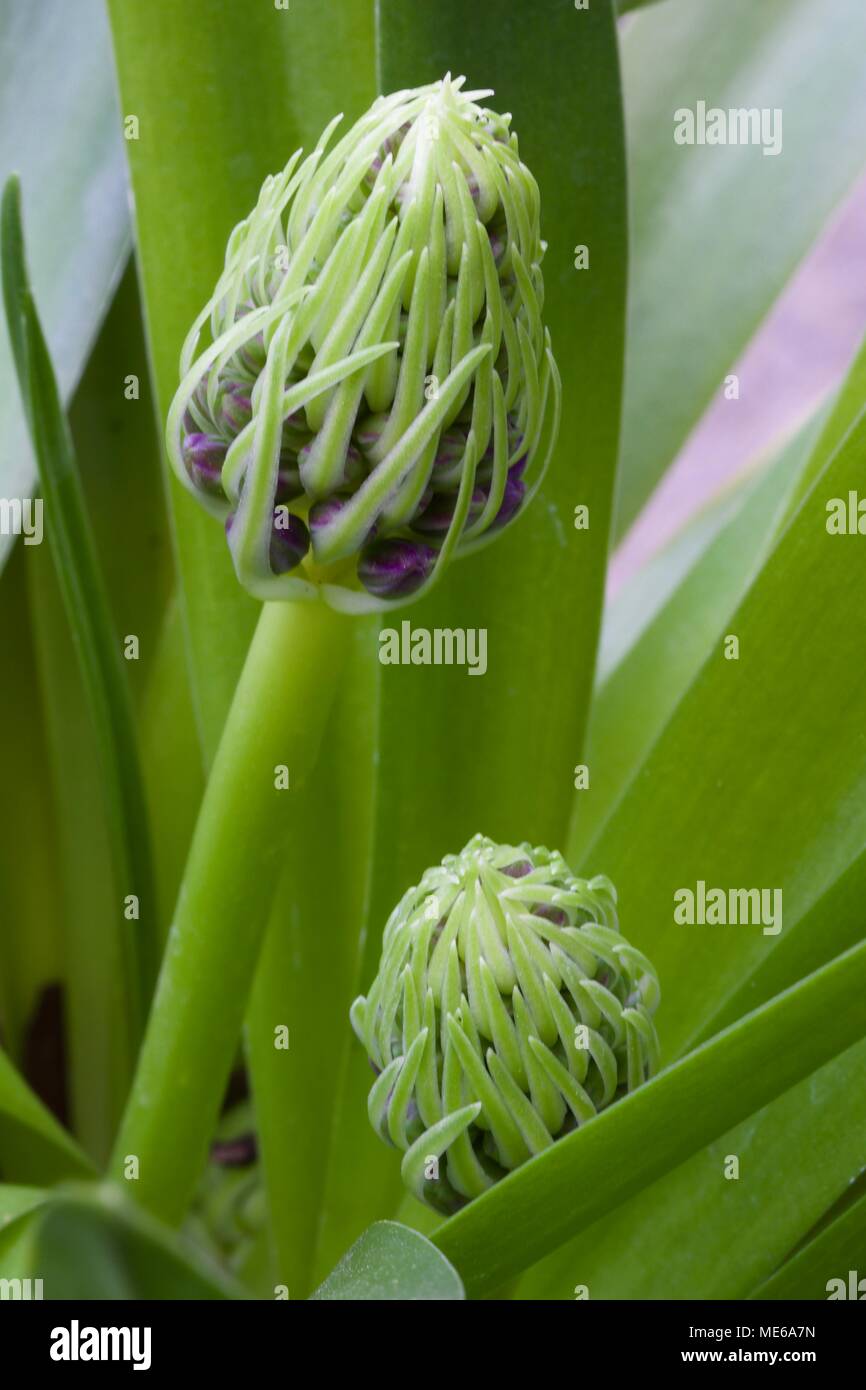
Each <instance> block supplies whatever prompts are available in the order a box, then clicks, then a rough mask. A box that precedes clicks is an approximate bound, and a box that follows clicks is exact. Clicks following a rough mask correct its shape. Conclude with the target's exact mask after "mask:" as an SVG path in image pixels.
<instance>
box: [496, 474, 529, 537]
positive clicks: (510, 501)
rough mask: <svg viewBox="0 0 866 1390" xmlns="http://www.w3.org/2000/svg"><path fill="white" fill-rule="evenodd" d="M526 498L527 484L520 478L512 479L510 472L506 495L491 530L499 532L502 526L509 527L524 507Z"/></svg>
mask: <svg viewBox="0 0 866 1390" xmlns="http://www.w3.org/2000/svg"><path fill="white" fill-rule="evenodd" d="M525 496H526V484H525V483H522V482H521V481H520V479H519V478H512V477H511V474H510V472H509V475H508V481H507V483H506V484H505V493H504V495H503V498H502V503H501V505H500V508H499V511H498V512H497V513H496V516H495V517H494V518H493V520H492V522H491V523H490V529H491V531H493V530H498V529H499V528H500V527H501V526H507V525H508V522H509V521H512V520H513V518H514V517H516V516H517V513H518V512H519V511H520V508H521V507H522V506H523V499H524V497H525Z"/></svg>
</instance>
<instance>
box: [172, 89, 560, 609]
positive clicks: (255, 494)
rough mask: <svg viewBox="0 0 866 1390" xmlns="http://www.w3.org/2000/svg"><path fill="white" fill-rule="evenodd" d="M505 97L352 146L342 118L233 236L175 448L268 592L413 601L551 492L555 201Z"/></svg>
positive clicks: (375, 124)
mask: <svg viewBox="0 0 866 1390" xmlns="http://www.w3.org/2000/svg"><path fill="white" fill-rule="evenodd" d="M489 95H490V93H489V92H465V91H464V90H463V79H462V78H461V79H457V80H455V81H452V80H450V78H445V79H444V80H443V81H441V82H436V83H433V84H431V85H430V86H427V87H422V88H419V89H417V90H410V91H404V92H398V93H396V94H394V95H391V96H388V97H382V98H379V99H378V100H377V101H376V102H375V103H374V105H373V106H372V107H371V109H370V111H369V112H368V113H367V114H366V115H365V116H363V117H362V118H361V120H359V121H358V122H357V123H356V124H355V125H354V126H353V127H352V129H351V130H349V131H348V133H347V134H346V135H344V136H343V138H342V139H340V140H339V141H338V142H337V143H336V144H334V145H333V146H331V141H332V137H333V135H334V131H335V128H336V126H337V124H338V122H339V119H340V118H339V117H338V118H337V119H336V120H335V121H333V122H331V124H330V125H329V126H328V127H327V129H326V130H325V131H324V133H323V135H322V137H321V139H320V140H319V143H318V144H317V145H316V147H315V149H314V150H313V151H312V153H311V154H310V155H309V156H308V157H307V158H306V159H303V160H302V156H301V151H298V152H297V153H296V154H295V155H294V156H293V157H292V159H291V160H290V161H289V164H288V166H287V167H286V169H285V170H284V171H283V173H282V174H279V175H277V176H274V177H270V178H268V179H266V180H265V183H264V185H263V187H262V190H261V194H260V196H259V200H258V203H257V206H256V207H255V209H254V210H253V212H252V213H251V214H250V216H249V217H248V218H246V220H245V221H243V222H242V223H240V225H239V226H238V227H236V228H235V230H234V232H233V233H232V235H231V238H230V240H229V244H228V249H227V253H226V264H225V270H224V272H223V274H222V276H221V277H220V279H219V282H218V283H217V285H216V288H215V290H214V292H213V295H212V297H211V299H210V300H209V302H208V303H207V305H206V306H205V307H204V309H203V310H202V312H201V314H200V315H199V316H198V318H197V319H196V322H195V324H194V325H193V328H192V330H191V332H190V334H189V337H188V339H187V341H186V343H185V345H184V348H183V352H182V355H181V378H182V380H181V385H180V387H179V389H178V391H177V394H176V396H175V399H174V402H173V405H172V408H171V411H170V413H169V419H168V427H167V444H168V452H169V457H170V460H171V463H172V466H173V468H174V470H175V472H176V473H177V475H178V477H179V478H180V479H181V480H182V481H183V482H184V484H185V485H186V486H187V487H188V488H189V489H190V490H191V491H192V492H193V493H194V494H195V496H196V497H197V498H198V499H199V500H200V501H201V502H202V503H203V504H204V505H205V506H206V507H208V508H209V509H210V510H211V511H212V512H213V513H214V514H215V515H217V516H219V517H220V518H221V519H223V521H224V523H225V527H226V532H227V537H228V543H229V546H230V548H231V552H232V556H233V559H234V564H235V568H236V571H237V574H238V577H239V579H240V580H241V582H242V583H243V584H244V585H245V586H246V587H247V588H248V589H249V590H250V591H251V592H252V593H254V594H256V595H257V596H259V597H262V598H275V597H276V598H279V597H287V598H292V597H299V598H314V597H318V596H321V597H324V598H325V600H326V601H327V602H328V603H330V604H331V605H332V606H333V607H336V608H339V609H342V610H345V611H367V610H370V609H374V608H383V607H387V606H389V605H391V604H393V603H396V602H401V601H404V600H405V599H407V598H409V597H410V596H414V595H418V594H419V593H421V592H423V591H425V590H426V589H428V588H429V586H430V585H431V584H432V583H433V582H434V581H435V580H436V578H437V576H438V575H439V574H441V572H442V571H443V569H444V567H445V566H446V564H447V563H448V561H449V559H450V558H451V557H452V556H453V555H454V554H462V553H465V552H468V551H470V550H472V549H474V548H475V547H477V546H479V545H481V544H483V543H484V542H486V541H487V540H489V539H490V538H491V537H493V536H495V535H496V534H497V533H498V532H499V531H501V530H502V528H503V527H504V526H506V525H507V524H508V523H509V522H510V521H512V520H513V519H514V517H516V516H517V514H518V513H519V512H520V511H522V510H523V508H524V507H525V506H526V504H527V502H528V501H529V499H530V497H531V496H532V494H533V493H534V491H535V490H536V489H537V487H538V485H539V483H540V481H541V478H542V476H543V473H544V469H545V468H546V465H547V460H548V458H549V456H550V452H551V450H552V448H553V445H554V443H555V439H556V433H557V430H558V421H559V398H560V385H559V378H558V374H557V371H556V365H555V362H554V359H553V355H552V353H551V349H550V341H549V335H548V334H547V332H546V330H545V329H544V326H543V323H542V316H541V311H542V302H543V284H542V276H541V269H540V264H541V259H542V256H543V252H544V243H543V242H542V240H541V236H540V229H539V195H538V188H537V185H536V183H535V180H534V179H533V177H532V175H531V174H530V172H529V170H528V169H527V168H526V166H525V165H524V164H523V163H522V162H521V160H520V157H519V154H518V148H517V138H516V136H515V135H514V134H513V133H511V131H510V129H509V118H508V117H503V116H498V115H497V114H495V113H494V112H493V111H490V110H488V109H487V108H485V107H484V106H483V105H480V104H479V103H480V102H481V100H482V99H483V98H485V97H487V96H489ZM203 335H205V337H206V338H208V337H209V342H206V344H205V345H204V346H203V344H202V339H203Z"/></svg>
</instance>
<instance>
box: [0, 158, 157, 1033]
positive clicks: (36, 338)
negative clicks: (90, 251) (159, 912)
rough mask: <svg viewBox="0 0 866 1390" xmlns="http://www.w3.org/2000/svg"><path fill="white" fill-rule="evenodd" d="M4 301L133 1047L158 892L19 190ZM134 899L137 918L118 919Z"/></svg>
mask: <svg viewBox="0 0 866 1390" xmlns="http://www.w3.org/2000/svg"><path fill="white" fill-rule="evenodd" d="M2 259H3V266H2V269H3V296H4V303H5V308H6V319H7V324H8V328H9V336H10V339H11V342H12V350H13V356H14V358H15V364H16V368H17V371H18V378H19V385H20V388H21V394H22V399H23V401H24V406H25V414H26V415H27V419H28V424H29V427H30V431H31V435H32V439H33V446H34V452H35V454H36V458H37V463H38V467H39V475H40V483H41V488H42V494H43V497H44V500H45V511H46V514H47V530H48V536H49V540H50V543H51V547H52V554H53V556H54V559H55V563H56V567H57V575H58V579H59V582H60V586H61V591H62V594H63V599H64V604H65V607H66V612H67V618H68V621H69V624H70V628H71V630H72V632H73V636H74V640H75V643H76V648H77V655H78V659H79V662H80V665H81V673H82V677H83V680H84V685H85V689H86V692H87V697H88V702H89V705H90V710H91V714H92V718H93V727H94V731H95V734H96V738H97V744H98V748H99V757H100V766H101V771H102V779H103V794H104V796H105V804H106V809H107V817H108V825H109V830H110V835H111V844H112V851H113V859H114V867H115V875H116V876H115V889H116V893H117V916H118V928H117V930H118V936H119V938H120V940H121V942H122V947H123V950H122V959H123V963H124V985H125V994H126V1007H127V1024H128V1036H129V1045H130V1047H131V1048H134V1047H135V1045H136V1042H137V1039H138V1036H139V1032H140V1028H141V1022H142V1016H143V1010H144V1008H145V1007H146V1004H147V1001H148V998H149V994H150V988H151V985H152V982H153V979H154V977H155V973H156V949H155V931H154V914H155V907H156V904H155V892H154V889H153V879H152V867H151V860H150V849H149V828H148V821H147V812H146V809H145V803H144V792H143V784H142V777H141V770H140V766H139V761H138V750H137V744H136V733H135V727H134V720H133V711H132V702H131V698H130V693H129V687H128V685H127V683H126V676H125V673H124V671H123V669H122V661H121V656H120V651H119V647H118V644H117V642H116V640H115V638H114V634H113V632H112V627H111V616H110V609H109V604H108V597H107V594H106V590H105V585H104V581H103V577H102V573H101V570H100V567H99V563H98V560H97V558H96V553H95V548H94V543H93V538H92V533H91V529H90V525H89V521H88V516H87V511H86V508H85V503H84V498H83V493H82V487H81V481H80V478H79V475H78V469H77V465H76V461H75V457H74V452H73V448H72V441H71V437H70V433H69V426H68V424H67V421H66V417H65V415H64V414H63V410H62V407H61V405H60V400H59V396H58V391H57V382H56V379H55V376H54V372H53V368H52V364H51V359H50V357H49V355H48V350H47V347H46V345H45V341H44V338H43V336H42V330H41V327H40V324H39V319H38V316H37V313H36V308H35V304H34V302H33V297H32V294H31V291H30V287H29V283H28V278H27V270H26V265H25V260H24V245H23V234H22V229H21V209H20V190H19V187H18V184H17V181H16V180H14V179H11V180H10V181H9V183H8V184H7V186H6V189H5V190H4V194H3V206H2ZM130 894H133V895H135V896H136V897H137V899H138V902H139V904H140V912H141V919H140V921H136V922H133V923H130V922H128V921H126V920H125V918H124V916H123V902H124V899H125V898H126V897H127V896H128V895H130Z"/></svg>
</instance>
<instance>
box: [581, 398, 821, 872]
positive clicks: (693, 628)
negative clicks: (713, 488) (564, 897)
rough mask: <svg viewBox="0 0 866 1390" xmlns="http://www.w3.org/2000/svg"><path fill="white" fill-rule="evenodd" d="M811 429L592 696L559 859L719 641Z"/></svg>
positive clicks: (590, 829)
mask: <svg viewBox="0 0 866 1390" xmlns="http://www.w3.org/2000/svg"><path fill="white" fill-rule="evenodd" d="M820 424H821V421H820V418H819V419H816V420H815V421H813V422H811V423H810V425H809V426H807V427H806V429H805V430H803V431H801V432H800V433H799V434H797V435H796V436H795V437H794V439H793V440H791V441H790V443H789V444H788V446H787V447H786V448H784V449H783V450H782V452H781V453H780V455H779V457H778V459H777V460H776V461H775V462H774V463H773V465H772V466H771V467H770V468H769V469H768V470H767V471H766V472H765V473H764V474H763V475H761V476H759V478H758V479H757V480H756V481H755V482H754V483H753V485H752V487H751V488H750V489H749V491H748V493H747V495H746V497H745V498H743V499H741V503H740V506H739V508H738V509H737V510H736V512H735V514H734V515H733V516H732V517H731V519H730V520H729V521H728V522H727V524H726V525H724V526H723V527H722V529H721V531H720V532H719V533H718V535H717V536H716V537H715V539H714V540H713V541H712V542H711V544H710V545H708V546H707V548H706V549H705V550H704V552H703V554H702V555H700V557H699V559H698V560H697V562H696V563H695V564H694V565H693V566H692V568H691V570H690V571H689V573H688V574H687V576H686V577H685V579H684V580H683V582H682V583H681V584H679V585H678V586H677V587H676V589H675V590H674V592H673V593H672V595H671V596H670V598H669V599H668V601H667V602H666V603H665V604H664V605H663V606H662V608H661V609H660V610H659V612H658V613H657V614H656V615H655V617H654V618H653V619H652V621H651V622H650V623H649V624H648V625H647V626H646V628H645V629H644V631H643V632H642V633H641V634H640V637H639V639H638V640H637V641H636V642H634V643H633V645H632V646H631V647H630V648H629V650H628V651H627V652H626V653H625V655H624V656H623V657H622V659H621V661H620V662H619V663H618V665H617V666H616V668H615V670H614V671H612V672H611V673H610V675H609V676H608V677H607V679H606V680H605V681H604V682H603V684H602V685H601V686H600V688H599V689H598V691H597V692H596V697H595V701H594V703H593V711H592V720H591V724H590V733H589V740H588V745H587V757H586V762H587V764H588V766H589V769H590V785H589V787H588V788H586V789H585V790H582V791H578V792H577V793H576V795H575V799H574V811H573V816H572V826H571V832H570V835H569V841H568V856H569V858H570V859H571V861H572V862H573V863H574V864H576V865H581V864H583V865H584V866H585V865H586V864H587V863H588V862H589V861H588V860H587V858H586V856H587V854H588V853H590V854H591V850H592V845H593V842H594V841H595V840H596V839H597V837H598V835H599V833H600V832H601V830H602V828H603V826H604V824H605V822H606V821H607V820H608V818H609V817H610V815H611V813H612V812H613V811H614V810H615V808H616V806H617V804H618V803H619V802H620V801H621V800H622V799H623V797H624V796H625V795H626V793H627V790H628V785H629V782H630V780H631V778H632V777H633V776H634V775H635V773H636V772H637V771H638V769H639V768H640V766H641V764H642V763H643V762H644V760H645V758H646V757H647V754H648V753H649V750H650V749H651V747H652V745H653V743H654V742H655V740H656V738H657V737H658V735H659V733H660V732H661V730H662V729H663V728H664V726H665V724H666V723H667V721H668V719H669V718H670V715H671V714H672V712H673V710H674V709H675V708H676V705H677V704H678V702H679V700H680V698H681V697H682V695H683V693H684V692H685V691H686V690H687V689H688V687H689V686H690V685H691V683H692V681H693V679H694V678H695V676H696V675H697V673H698V671H699V670H700V668H701V666H702V665H703V663H704V662H705V661H706V660H707V658H708V657H709V656H710V654H711V653H712V651H713V649H714V647H716V646H717V644H718V642H719V641H720V638H721V636H722V635H723V629H724V624H725V622H726V621H727V620H728V619H729V618H730V616H731V613H732V612H733V611H734V609H735V608H736V606H737V604H738V603H739V601H740V599H741V598H742V596H743V594H744V593H745V592H746V590H747V589H748V587H749V584H750V583H751V581H752V579H753V578H754V576H755V575H756V574H757V573H759V571H760V569H761V566H762V564H763V562H764V560H765V559H766V556H767V554H768V552H769V550H770V549H771V547H772V544H773V539H774V535H775V533H776V530H777V528H778V526H779V523H780V521H781V519H782V517H783V516H784V515H785V510H786V506H787V502H788V499H789V498H790V495H791V492H792V490H793V489H794V487H795V485H796V483H797V479H798V477H799V476H800V474H801V473H802V471H803V469H804V468H805V467H806V465H807V463H808V461H809V456H810V452H811V446H812V444H813V443H814V441H815V436H816V434H817V433H818V430H819V428H820Z"/></svg>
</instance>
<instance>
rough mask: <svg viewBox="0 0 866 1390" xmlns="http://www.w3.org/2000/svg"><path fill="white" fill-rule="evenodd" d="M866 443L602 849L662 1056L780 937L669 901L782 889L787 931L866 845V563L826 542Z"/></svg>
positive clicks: (862, 430) (597, 853) (804, 528)
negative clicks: (855, 654)
mask: <svg viewBox="0 0 866 1390" xmlns="http://www.w3.org/2000/svg"><path fill="white" fill-rule="evenodd" d="M864 447H866V417H861V418H860V419H859V420H858V422H857V424H856V426H854V427H853V428H852V429H851V430H850V431H849V432H848V434H847V435H846V436H845V438H844V439H843V442H842V443H841V444H840V445H839V447H838V448H837V450H836V451H835V453H834V454H833V456H832V458H831V460H830V462H829V463H828V464H827V465H826V467H825V469H824V471H823V472H822V473H821V474H820V477H819V478H818V480H817V481H816V483H815V485H814V486H813V488H812V491H811V492H810V493H809V496H808V497H807V498H806V499H805V501H804V502H803V503H802V505H801V507H800V509H799V511H798V512H797V513H796V515H795V516H794V518H793V520H792V521H791V523H790V524H789V526H788V528H787V530H786V531H785V532H784V534H783V535H782V537H781V539H780V541H779V543H778V544H777V546H776V548H775V550H774V551H773V553H772V554H771V556H770V558H769V560H768V561H767V564H766V565H765V566H764V568H763V570H762V571H761V574H760V575H759V577H758V578H757V579H756V581H755V582H754V584H753V585H752V587H751V589H750V591H749V592H748V594H747V595H746V597H745V599H744V600H743V602H742V604H741V605H740V607H739V608H738V609H737V610H736V611H735V612H734V613H733V614H732V616H731V617H730V619H729V620H728V622H727V623H726V633H727V634H731V635H733V636H735V637H737V639H738V642H739V659H738V660H726V659H725V655H724V648H723V645H722V643H721V642H717V643H716V645H715V649H714V651H713V652H712V653H711V655H710V656H709V657H708V659H707V661H706V662H705V664H704V666H703V667H702V669H701V671H700V673H699V674H698V676H697V678H696V679H695V680H694V682H693V683H692V685H691V687H690V688H689V690H688V691H687V693H686V695H685V696H684V697H683V699H682V700H681V702H680V704H679V705H678V707H677V709H676V710H675V712H674V714H673V715H672V717H671V719H670V721H669V722H668V724H667V726H666V727H665V729H664V731H663V732H662V734H661V736H660V737H659V739H658V740H657V742H656V743H655V745H654V747H653V749H652V751H651V753H650V755H649V757H648V758H647V760H646V762H645V763H644V764H643V766H642V767H641V769H640V771H639V773H638V774H637V776H636V777H635V778H634V780H633V782H632V784H631V787H630V789H629V793H628V796H627V797H626V798H625V799H624V800H623V801H622V803H621V804H620V806H619V807H618V809H617V810H616V812H615V814H614V815H613V816H612V818H611V819H610V820H609V821H608V823H607V825H606V826H605V828H604V831H603V832H602V834H601V836H600V838H599V839H598V840H597V842H596V843H595V845H594V847H593V852H592V866H593V870H594V872H601V871H603V872H604V873H606V874H609V875H610V877H611V878H612V879H613V881H614V883H616V885H617V889H618V891H619V895H620V904H621V908H622V920H623V924H624V929H625V930H626V932H627V933H631V938H632V939H633V940H634V944H635V945H636V946H638V947H639V948H640V949H641V950H643V951H645V952H646V953H647V955H648V956H649V957H650V959H651V960H652V962H653V964H654V965H655V967H656V969H657V971H658V974H659V978H660V980H661V982H662V993H663V999H664V1003H663V1005H662V1008H661V1009H660V1011H659V1015H658V1025H659V1032H660V1036H661V1038H662V1044H663V1048H664V1047H666V1048H667V1050H668V1055H676V1054H677V1053H678V1052H680V1051H682V1050H683V1048H684V1047H685V1046H686V1045H687V1043H688V1041H689V1040H690V1039H693V1038H694V1037H695V1036H696V1035H699V1034H701V1033H702V1031H703V1029H704V1027H705V1026H706V1024H707V1022H708V1021H709V1020H710V1019H712V1018H713V1017H714V1015H715V1014H716V1013H717V1011H718V1009H719V1008H720V1007H721V1006H722V1003H723V1002H724V1001H725V1000H726V999H727V998H728V997H729V996H730V995H731V994H733V993H734V992H735V991H736V990H737V989H738V988H739V987H740V986H741V984H742V982H743V980H744V979H745V978H746V977H747V976H748V975H749V974H750V973H751V972H752V971H753V970H754V969H756V968H757V967H758V966H759V965H760V964H761V962H762V961H763V960H764V959H765V958H766V957H767V956H768V955H770V954H772V952H773V950H774V943H775V942H776V940H778V936H777V935H767V934H764V931H763V930H762V928H761V927H760V926H752V927H749V926H743V925H741V926H728V927H714V926H694V927H687V926H681V925H678V924H677V923H675V920H674V909H675V906H676V900H675V898H674V894H675V893H676V892H678V891H679V890H680V889H683V888H690V889H692V890H694V889H695V886H696V884H697V883H698V882H699V881H703V882H704V883H705V884H706V885H707V887H708V888H710V887H716V886H722V887H727V886H728V885H742V886H743V887H748V888H751V887H762V888H765V889H774V890H775V889H778V890H779V891H781V892H782V895H783V896H782V903H783V925H782V930H783V932H786V933H787V932H789V931H790V930H791V928H792V927H793V926H794V924H795V923H796V922H797V921H798V920H799V918H800V917H802V916H803V914H804V913H805V912H806V911H808V910H809V908H810V907H811V906H812V905H813V903H814V902H815V901H816V899H817V898H818V897H819V896H820V895H821V894H822V893H823V892H825V891H826V889H827V888H828V887H829V885H830V884H832V883H833V882H835V880H836V879H837V878H838V877H839V875H840V874H841V873H843V872H844V871H845V870H846V869H847V867H848V865H849V864H850V863H851V861H852V860H853V859H854V857H855V856H856V855H858V854H859V853H860V851H861V849H862V846H863V841H864V835H866V814H864V812H863V811H862V810H861V809H860V808H862V807H866V799H864V794H863V793H864V781H866V746H864V744H863V739H862V728H863V722H864V718H866V692H864V688H863V682H862V681H861V680H860V679H859V674H858V669H857V663H856V661H854V660H852V656H851V652H852V643H853V642H854V641H855V640H856V632H857V631H858V627H859V624H860V619H861V617H862V614H861V613H860V605H861V603H862V595H863V593H864V579H866V555H864V552H863V550H862V548H859V547H858V545H857V538H852V537H849V536H837V535H831V534H829V533H828V531H827V529H826V522H827V511H826V505H827V502H828V500H829V499H831V498H833V497H842V498H847V496H848V492H849V490H852V489H856V488H857V486H858V483H859V480H860V477H861V474H862V459H863V450H864ZM696 768H699V769H700V772H699V774H696V771H695V769H696ZM805 787H808V794H804V788H805ZM842 808H844V810H843V809H842ZM637 847H639V851H640V852H639V853H636V848H637ZM630 922H632V923H635V924H637V923H638V922H639V930H637V931H635V930H634V928H633V927H629V925H628V924H629V923H630ZM684 953H685V959H686V960H687V961H688V969H684V968H683V960H684Z"/></svg>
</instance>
